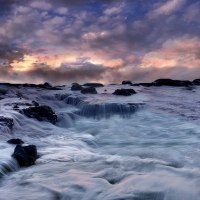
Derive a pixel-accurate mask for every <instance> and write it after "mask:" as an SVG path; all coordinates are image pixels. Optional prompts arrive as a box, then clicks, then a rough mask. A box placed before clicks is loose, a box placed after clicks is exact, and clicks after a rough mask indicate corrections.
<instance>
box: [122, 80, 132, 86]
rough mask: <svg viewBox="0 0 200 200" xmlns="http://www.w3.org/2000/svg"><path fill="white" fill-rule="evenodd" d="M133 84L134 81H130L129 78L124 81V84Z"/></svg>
mask: <svg viewBox="0 0 200 200" xmlns="http://www.w3.org/2000/svg"><path fill="white" fill-rule="evenodd" d="M127 84H128V85H132V82H131V81H129V80H126V81H122V85H127Z"/></svg>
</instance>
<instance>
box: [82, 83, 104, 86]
mask: <svg viewBox="0 0 200 200" xmlns="http://www.w3.org/2000/svg"><path fill="white" fill-rule="evenodd" d="M83 86H88V87H104V85H103V84H101V83H85V84H83Z"/></svg>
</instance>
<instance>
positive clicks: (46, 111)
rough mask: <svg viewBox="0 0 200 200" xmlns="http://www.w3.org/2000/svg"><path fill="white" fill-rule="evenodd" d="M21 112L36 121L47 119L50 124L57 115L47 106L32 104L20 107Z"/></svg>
mask: <svg viewBox="0 0 200 200" xmlns="http://www.w3.org/2000/svg"><path fill="white" fill-rule="evenodd" d="M20 112H21V113H22V114H24V115H26V116H27V117H29V118H35V119H37V120H38V121H43V120H45V119H46V120H48V121H49V122H51V123H52V124H55V123H56V122H57V115H56V114H55V112H54V111H53V110H52V109H51V107H49V106H34V107H29V108H25V109H22V110H21V111H20Z"/></svg>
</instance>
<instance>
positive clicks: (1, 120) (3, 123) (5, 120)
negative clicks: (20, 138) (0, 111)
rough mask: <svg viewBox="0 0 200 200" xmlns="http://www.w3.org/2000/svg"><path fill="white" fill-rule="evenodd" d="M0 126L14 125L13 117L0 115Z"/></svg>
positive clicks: (11, 126)
mask: <svg viewBox="0 0 200 200" xmlns="http://www.w3.org/2000/svg"><path fill="white" fill-rule="evenodd" d="M0 126H7V127H8V128H10V129H12V128H13V126H14V122H13V119H11V118H6V117H3V116H0Z"/></svg>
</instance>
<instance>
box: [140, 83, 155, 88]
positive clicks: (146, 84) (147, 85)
mask: <svg viewBox="0 0 200 200" xmlns="http://www.w3.org/2000/svg"><path fill="white" fill-rule="evenodd" d="M139 85H142V86H144V87H151V86H153V84H152V83H139Z"/></svg>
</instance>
